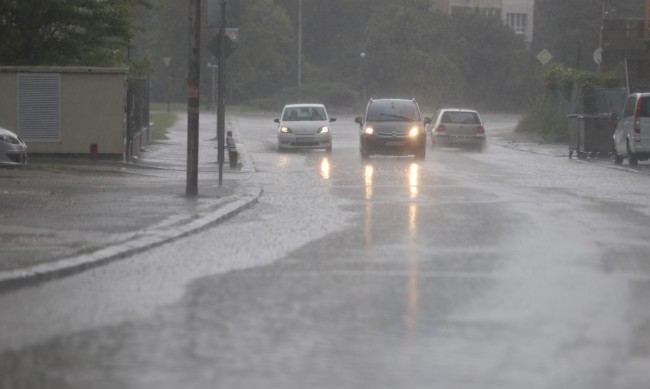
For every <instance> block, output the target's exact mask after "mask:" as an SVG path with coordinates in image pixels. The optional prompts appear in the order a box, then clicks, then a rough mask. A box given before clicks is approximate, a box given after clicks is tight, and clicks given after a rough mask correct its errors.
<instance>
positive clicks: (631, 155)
mask: <svg viewBox="0 0 650 389" xmlns="http://www.w3.org/2000/svg"><path fill="white" fill-rule="evenodd" d="M627 160H628V161H629V163H630V166H632V167H636V166H638V165H639V158H637V156H636V155H634V153H632V150H630V144H629V143H628V144H627Z"/></svg>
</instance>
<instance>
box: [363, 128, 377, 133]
mask: <svg viewBox="0 0 650 389" xmlns="http://www.w3.org/2000/svg"><path fill="white" fill-rule="evenodd" d="M363 133H364V134H366V135H372V134H374V133H375V129H374V128H372V127H370V126H368V127H366V129H365V130H363Z"/></svg>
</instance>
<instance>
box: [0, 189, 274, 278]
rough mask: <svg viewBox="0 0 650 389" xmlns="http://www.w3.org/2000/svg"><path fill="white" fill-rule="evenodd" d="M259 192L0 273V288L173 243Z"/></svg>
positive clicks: (229, 215)
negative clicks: (82, 250)
mask: <svg viewBox="0 0 650 389" xmlns="http://www.w3.org/2000/svg"><path fill="white" fill-rule="evenodd" d="M263 192H264V191H263V189H262V188H261V187H259V186H258V187H256V188H254V189H252V190H251V191H249V192H248V193H245V194H240V195H233V196H229V197H226V198H223V199H220V201H219V202H218V203H217V204H216V205H213V206H212V209H213V210H214V211H213V212H208V214H206V215H205V216H201V217H198V218H191V219H186V220H185V221H184V222H178V223H175V225H174V226H173V227H161V228H153V229H151V230H145V231H144V232H141V233H134V234H133V236H132V237H131V238H128V239H127V240H125V241H122V242H121V243H119V244H117V245H109V246H107V247H103V248H99V249H97V250H95V251H93V252H90V253H85V254H80V255H77V256H74V257H71V258H67V259H61V260H58V261H55V262H52V263H44V264H41V265H37V266H32V267H30V268H25V269H17V270H13V271H5V272H0V290H5V289H11V288H15V287H20V286H27V285H31V284H36V283H39V282H42V281H45V280H52V279H56V278H61V277H64V276H67V275H71V274H75V273H79V272H82V271H84V270H87V269H90V268H93V267H98V266H100V265H103V264H106V263H110V262H112V261H116V260H119V259H124V258H126V257H129V256H131V255H133V254H137V253H139V252H143V251H145V250H148V249H151V248H154V247H157V246H161V245H163V244H165V243H169V242H173V241H175V240H178V239H180V238H182V237H185V236H187V235H189V234H191V233H195V232H198V231H201V230H203V229H206V228H208V227H210V226H213V225H215V224H217V223H220V222H223V221H225V220H228V219H230V218H232V217H233V216H235V215H237V214H238V213H239V212H241V211H243V210H245V209H248V208H250V207H251V206H253V205H254V204H256V203H257V201H258V199H259V197H260V196H261V195H262V193H263Z"/></svg>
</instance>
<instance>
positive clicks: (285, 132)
mask: <svg viewBox="0 0 650 389" xmlns="http://www.w3.org/2000/svg"><path fill="white" fill-rule="evenodd" d="M280 132H282V133H284V134H291V133H292V131H291V129H290V128H289V127H284V126H282V127H280Z"/></svg>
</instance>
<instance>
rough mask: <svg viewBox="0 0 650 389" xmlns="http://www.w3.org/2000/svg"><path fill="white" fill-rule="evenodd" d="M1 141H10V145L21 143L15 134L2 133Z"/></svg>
mask: <svg viewBox="0 0 650 389" xmlns="http://www.w3.org/2000/svg"><path fill="white" fill-rule="evenodd" d="M0 142H4V143H8V144H10V145H19V144H20V141H19V140H18V139H16V138H14V137H13V136H9V135H0Z"/></svg>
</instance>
